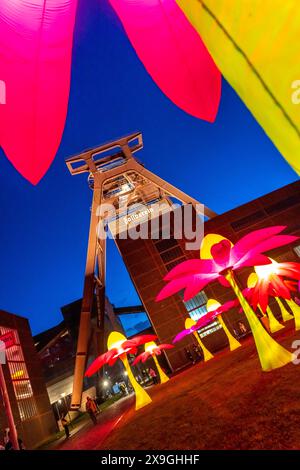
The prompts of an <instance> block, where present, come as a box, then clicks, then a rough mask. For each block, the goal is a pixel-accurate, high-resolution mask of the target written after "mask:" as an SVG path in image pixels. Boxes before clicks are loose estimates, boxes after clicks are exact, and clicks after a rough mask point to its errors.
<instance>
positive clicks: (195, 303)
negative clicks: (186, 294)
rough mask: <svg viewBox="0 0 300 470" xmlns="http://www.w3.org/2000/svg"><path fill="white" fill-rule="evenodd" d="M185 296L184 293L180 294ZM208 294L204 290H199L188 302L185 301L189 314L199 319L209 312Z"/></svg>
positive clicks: (195, 319)
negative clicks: (207, 304)
mask: <svg viewBox="0 0 300 470" xmlns="http://www.w3.org/2000/svg"><path fill="white" fill-rule="evenodd" d="M180 295H181V296H182V297H183V293H181V294H180ZM206 302H207V296H206V294H205V292H204V291H202V292H199V294H197V295H195V297H193V298H192V299H190V300H188V301H187V302H185V301H183V303H184V305H185V308H186V309H187V311H188V313H189V316H190V317H191V318H192V319H193V320H194V321H197V320H199V318H201V317H203V315H205V314H206V313H207V309H206Z"/></svg>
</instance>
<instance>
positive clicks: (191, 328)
mask: <svg viewBox="0 0 300 470" xmlns="http://www.w3.org/2000/svg"><path fill="white" fill-rule="evenodd" d="M210 321H211V319H206V320H205V321H204V320H203V317H201V318H200V319H199V320H198V321H197V322H195V321H194V320H193V319H192V318H187V319H186V320H185V325H184V326H185V329H184V330H182V331H180V333H178V335H176V336H175V338H174V339H173V343H177V341H180V340H182V339H183V338H185V337H186V336H188V335H191V334H193V335H194V336H195V338H196V340H197V341H198V343H199V346H200V347H201V349H202V351H203V358H204V362H207V361H209V360H210V359H212V358H213V357H214V356H213V355H212V353H211V352H210V351H209V350H208V349H207V348H206V347H205V346H204V344H203V343H202V341H201V339H200V336H199V334H198V330H199V329H200V328H202V327H203V326H205V325H206V324H207V323H209V322H210Z"/></svg>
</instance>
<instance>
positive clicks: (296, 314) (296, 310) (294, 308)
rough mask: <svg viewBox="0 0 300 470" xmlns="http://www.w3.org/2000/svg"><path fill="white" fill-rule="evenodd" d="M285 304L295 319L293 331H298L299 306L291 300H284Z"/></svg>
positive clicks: (299, 319)
mask: <svg viewBox="0 0 300 470" xmlns="http://www.w3.org/2000/svg"><path fill="white" fill-rule="evenodd" d="M286 303H287V304H288V306H289V307H290V309H291V310H292V312H293V314H294V317H295V330H296V331H297V330H300V306H299V305H297V304H296V302H295V301H294V300H292V299H290V300H289V299H286Z"/></svg>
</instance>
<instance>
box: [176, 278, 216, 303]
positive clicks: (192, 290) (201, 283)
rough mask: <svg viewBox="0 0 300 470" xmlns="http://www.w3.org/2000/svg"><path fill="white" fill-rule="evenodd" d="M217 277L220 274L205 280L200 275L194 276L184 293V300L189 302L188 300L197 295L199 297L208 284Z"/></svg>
mask: <svg viewBox="0 0 300 470" xmlns="http://www.w3.org/2000/svg"><path fill="white" fill-rule="evenodd" d="M217 277H218V274H209V275H207V276H206V278H205V279H203V277H201V276H200V275H195V276H192V277H191V279H190V282H189V283H188V285H187V287H186V289H185V291H184V295H183V300H184V301H185V302H187V301H188V300H190V299H192V298H193V297H195V295H197V294H198V293H199V292H200V291H201V290H202V289H203V288H204V287H205V286H206V285H207V284H209V283H210V282H211V281H213V280H214V279H216V278H217Z"/></svg>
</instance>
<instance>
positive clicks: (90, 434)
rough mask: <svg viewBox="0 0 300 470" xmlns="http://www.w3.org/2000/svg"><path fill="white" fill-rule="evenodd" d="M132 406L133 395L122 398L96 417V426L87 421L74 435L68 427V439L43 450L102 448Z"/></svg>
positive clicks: (62, 439)
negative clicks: (69, 432)
mask: <svg viewBox="0 0 300 470" xmlns="http://www.w3.org/2000/svg"><path fill="white" fill-rule="evenodd" d="M133 404H134V396H133V395H132V396H129V397H126V398H122V399H121V400H119V401H118V402H116V403H114V404H113V405H111V406H110V407H109V408H107V409H106V410H104V411H103V412H102V413H100V415H98V424H97V425H96V426H94V424H92V422H91V421H90V419H88V421H87V422H86V421H85V422H84V423H83V426H82V427H81V429H80V430H79V431H78V432H76V434H74V433H73V430H72V428H71V427H70V431H71V437H70V438H69V439H65V438H64V437H63V438H61V439H60V440H59V442H53V443H51V444H50V445H48V446H45V447H44V448H45V449H55V450H87V449H88V450H93V449H97V448H99V447H101V446H102V444H103V441H104V439H105V438H106V437H107V436H108V434H109V433H110V432H112V431H113V429H114V428H115V426H117V425H118V423H119V422H121V420H122V418H123V416H124V415H125V413H126V412H127V411H128V410H129V409H130V408H132V406H133Z"/></svg>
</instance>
